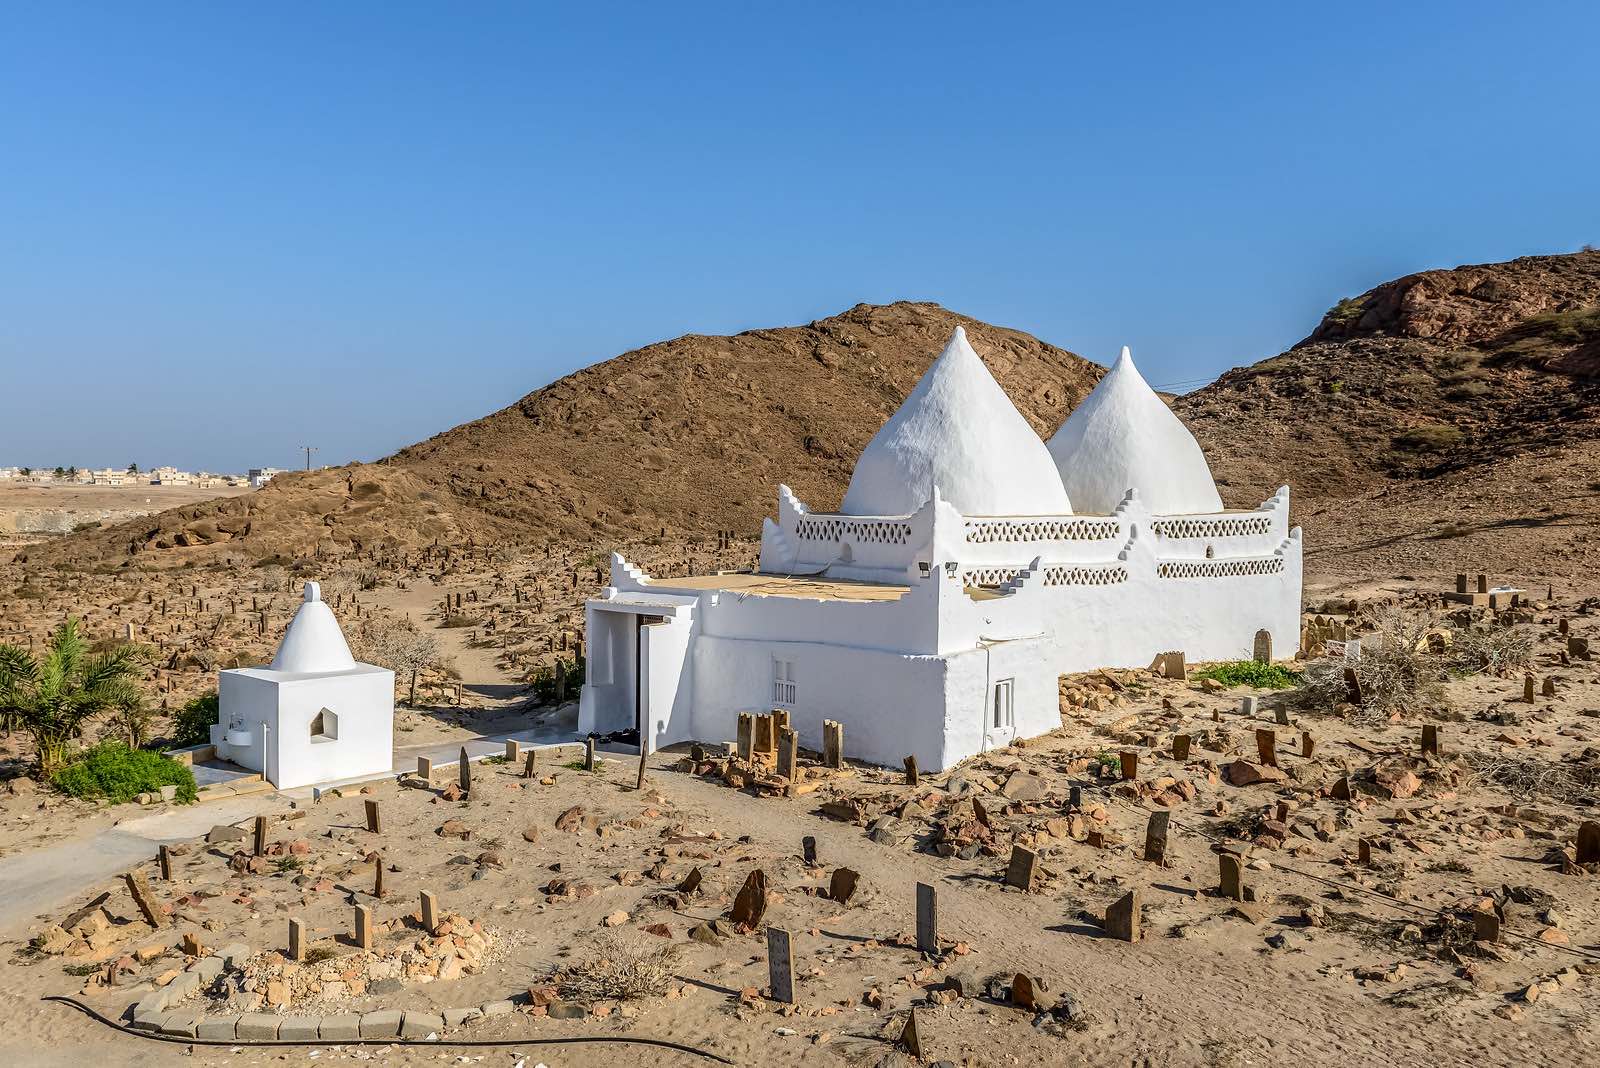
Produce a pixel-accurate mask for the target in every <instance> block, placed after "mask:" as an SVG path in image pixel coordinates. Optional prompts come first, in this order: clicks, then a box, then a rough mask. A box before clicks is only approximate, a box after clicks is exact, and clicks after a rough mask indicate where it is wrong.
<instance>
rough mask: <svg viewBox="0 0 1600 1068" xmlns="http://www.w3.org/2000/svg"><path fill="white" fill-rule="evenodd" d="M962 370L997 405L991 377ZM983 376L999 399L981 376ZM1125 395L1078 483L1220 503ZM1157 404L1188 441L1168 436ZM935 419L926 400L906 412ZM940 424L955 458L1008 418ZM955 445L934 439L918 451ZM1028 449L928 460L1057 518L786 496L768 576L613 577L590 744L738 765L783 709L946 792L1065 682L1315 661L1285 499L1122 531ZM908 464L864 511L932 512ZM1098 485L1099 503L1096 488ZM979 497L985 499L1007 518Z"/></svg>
mask: <svg viewBox="0 0 1600 1068" xmlns="http://www.w3.org/2000/svg"><path fill="white" fill-rule="evenodd" d="M958 340H959V341H960V347H963V348H964V347H965V346H966V343H965V339H964V338H958V339H952V342H951V345H950V346H949V347H947V348H946V350H945V352H944V353H943V354H941V356H940V357H939V359H938V360H936V361H935V363H934V366H933V368H932V369H930V371H929V377H934V376H937V375H941V374H948V373H949V371H950V368H949V367H948V366H945V367H943V369H941V365H945V364H947V362H948V361H949V360H950V359H951V357H952V350H957V351H956V352H955V356H956V357H957V359H958V360H964V357H965V355H966V354H965V353H962V352H960V351H959V350H958V347H957V344H956V342H957V341H958ZM966 351H967V352H971V350H970V348H968V349H967V350H966ZM972 359H973V360H976V359H977V357H976V356H975V355H974V356H973V357H972ZM1124 364H1125V366H1124ZM957 370H958V371H959V372H960V376H959V377H961V378H963V380H964V381H966V382H967V383H969V384H970V383H972V382H974V381H976V378H975V376H974V375H973V374H972V368H971V367H970V366H969V365H964V366H958V367H957ZM979 371H981V374H982V377H983V378H984V379H988V382H989V384H990V385H993V386H994V388H995V389H996V390H998V389H999V387H998V385H997V384H995V383H994V382H993V380H992V378H989V377H988V373H987V371H983V370H982V368H981V363H980V365H979ZM1112 374H1118V375H1119V376H1121V380H1120V381H1113V383H1112V388H1109V389H1107V390H1105V391H1104V392H1103V393H1101V403H1100V404H1098V405H1097V408H1098V409H1099V410H1098V411H1096V412H1094V413H1091V414H1093V415H1094V416H1095V418H1094V419H1093V420H1091V422H1092V423H1093V425H1094V427H1096V428H1099V429H1096V430H1095V432H1094V433H1092V434H1087V435H1083V436H1082V439H1081V440H1074V447H1073V448H1072V449H1071V450H1065V451H1066V452H1068V453H1069V454H1070V455H1071V459H1072V463H1073V464H1075V465H1077V466H1080V467H1084V468H1093V466H1094V465H1095V464H1096V463H1098V462H1102V461H1099V460H1097V458H1096V451H1098V452H1099V453H1101V454H1103V457H1104V460H1103V462H1104V463H1105V464H1107V465H1109V466H1110V467H1111V468H1112V469H1113V470H1112V474H1110V475H1109V476H1106V477H1111V478H1121V477H1123V476H1124V474H1128V473H1131V474H1132V475H1134V476H1136V477H1145V478H1148V479H1150V480H1151V481H1152V482H1155V483H1159V485H1158V488H1159V490H1160V492H1161V494H1162V497H1163V499H1165V500H1180V501H1194V500H1201V501H1208V502H1209V501H1211V500H1216V499H1217V497H1216V489H1215V486H1214V485H1213V484H1212V482H1211V476H1210V471H1209V468H1208V467H1207V466H1206V464H1205V459H1204V456H1203V455H1202V454H1201V453H1200V449H1199V446H1198V444H1197V443H1195V441H1194V439H1193V437H1192V436H1190V435H1189V433H1188V431H1187V430H1186V429H1184V428H1183V426H1182V424H1181V422H1178V420H1177V419H1176V417H1175V416H1172V414H1171V412H1170V410H1168V409H1167V408H1166V406H1165V405H1164V404H1162V403H1161V401H1160V400H1159V398H1157V397H1155V395H1154V393H1153V392H1150V391H1149V387H1148V386H1146V385H1145V384H1144V382H1143V380H1142V379H1139V378H1138V372H1137V370H1136V369H1134V368H1133V365H1132V362H1131V360H1124V361H1119V367H1118V369H1117V370H1116V371H1113V372H1112ZM1128 376H1131V378H1129V377H1128ZM1107 377H1108V379H1109V378H1110V377H1111V375H1110V374H1108V376H1107ZM1134 380H1136V381H1134ZM927 381H928V379H927V378H925V379H924V384H925V383H926V382H927ZM918 390H922V385H921V384H919V387H918ZM1144 393H1148V394H1149V399H1151V400H1154V401H1155V403H1156V404H1158V405H1160V407H1161V411H1162V413H1164V414H1165V415H1166V416H1167V417H1168V418H1170V419H1171V420H1172V423H1171V424H1170V425H1169V424H1166V423H1165V422H1160V423H1157V424H1156V425H1155V427H1154V429H1153V431H1152V428H1151V426H1150V424H1151V422H1152V419H1151V414H1152V413H1151V412H1150V411H1149V410H1148V408H1147V406H1146V405H1145V401H1144V396H1143V394H1144ZM974 394H977V395H979V396H981V397H982V398H983V399H982V403H980V404H978V405H977V406H976V408H975V410H974V411H969V410H967V409H965V408H964V407H963V405H962V402H961V399H960V398H961V397H962V396H963V395H966V396H972V395H974ZM1000 396H1001V397H1002V398H1004V393H1003V392H1001V393H1000ZM926 403H927V401H926V391H924V393H923V394H921V395H920V396H919V393H918V392H917V391H914V392H913V393H912V395H911V396H910V397H908V399H907V401H906V405H907V406H913V405H919V404H926ZM1009 403H1010V402H1009V401H1006V404H1007V406H1009ZM1085 403H1086V404H1087V403H1088V402H1087V401H1086V402H1085ZM940 405H941V408H940V417H941V419H943V420H944V421H946V422H948V423H950V424H952V425H951V426H950V427H949V428H948V430H947V433H948V434H949V435H951V436H960V435H961V433H962V431H961V424H962V423H963V421H964V420H967V419H969V418H983V419H988V418H989V417H990V416H991V415H992V414H993V413H992V408H993V403H992V397H989V396H988V395H987V394H986V392H985V391H983V390H967V391H966V392H965V393H963V392H961V391H957V392H955V393H952V394H949V395H948V396H946V397H945V399H944V400H942V401H941V402H940ZM902 411H904V409H902ZM974 413H976V414H974ZM1012 414H1013V415H1015V416H1016V418H1017V419H1018V420H1021V416H1020V414H1018V413H1016V412H1015V411H1014V410H1013V411H1012ZM899 418H900V417H899V415H897V416H896V417H895V418H894V419H891V420H890V423H889V424H886V427H885V430H888V429H889V428H890V427H892V426H894V425H896V424H895V421H896V419H899ZM1073 418H1076V413H1075V414H1074V417H1073ZM1068 422H1069V424H1070V423H1071V419H1069V420H1068ZM901 425H905V422H904V421H902V424H901ZM933 425H934V424H932V423H925V424H923V430H921V431H919V433H918V435H917V437H918V439H919V441H920V439H921V438H922V437H924V436H926V434H928V433H932V430H931V429H929V428H931V427H932V426H933ZM1023 425H1024V428H1025V429H1026V424H1025V423H1024V424H1023ZM1173 425H1175V426H1176V427H1177V430H1178V432H1179V434H1180V435H1181V437H1180V436H1179V435H1175V434H1174V433H1173V432H1172V426H1173ZM1119 426H1120V427H1123V428H1125V434H1124V435H1123V436H1122V437H1117V438H1115V439H1113V440H1111V441H1109V442H1108V441H1107V440H1106V436H1105V434H1106V432H1105V429H1104V428H1106V427H1119ZM1147 431H1149V432H1147ZM1128 434H1131V435H1134V436H1135V437H1136V438H1137V440H1136V441H1133V442H1131V443H1130V442H1128V441H1127V440H1125V439H1126V435H1128ZM1028 436H1029V438H1031V447H1032V448H1033V449H1039V450H1043V448H1044V443H1043V442H1041V441H1039V439H1038V437H1037V435H1034V434H1033V433H1032V431H1031V430H1029V431H1028ZM1058 437H1061V435H1058ZM883 438H884V435H883V434H880V435H879V436H878V437H877V438H874V441H873V444H872V445H869V446H868V449H867V451H866V452H865V453H864V454H863V457H862V463H863V464H866V463H867V461H868V458H869V457H870V456H872V455H873V453H874V450H875V447H876V446H878V445H879V444H880V442H881V440H882V439H883ZM1074 438H1076V436H1075V435H1074ZM985 442H988V443H990V444H988V445H985V444H984V443H985ZM974 443H976V445H975V444H974ZM902 444H903V442H902ZM1021 444H1023V443H1019V442H1017V441H1016V439H1015V435H1014V434H1013V433H1012V432H1011V431H1007V432H1006V433H1005V434H1003V435H1000V436H998V437H996V436H994V435H990V436H988V437H985V436H983V435H978V436H968V437H967V438H966V439H965V440H964V441H963V442H961V443H959V445H958V446H954V447H952V446H949V445H948V443H945V444H941V443H937V442H921V443H919V444H917V445H916V446H915V447H914V448H913V449H911V450H910V452H912V453H916V454H917V455H919V456H922V457H924V458H926V457H934V459H933V460H932V461H931V465H932V466H933V467H938V465H939V464H940V463H942V462H943V461H942V460H940V459H938V458H939V457H942V456H948V455H956V456H959V457H960V458H961V462H960V464H958V465H956V466H955V467H953V468H952V467H948V466H947V467H946V468H945V470H950V471H954V472H955V477H956V478H957V479H958V480H959V481H962V482H963V483H964V484H965V485H966V486H968V487H974V486H980V484H981V483H982V481H983V479H984V477H985V475H986V473H989V474H992V475H993V476H994V478H996V479H1001V478H1002V477H1004V478H1006V479H1009V481H1008V482H1007V486H1008V489H1007V490H1006V493H1007V494H1008V497H1007V500H1008V501H1009V502H1010V503H1012V504H1013V505H1016V504H1024V505H1031V504H1039V505H1042V507H1039V508H1029V509H1027V510H1024V511H1019V512H1013V513H1008V514H998V515H997V514H973V513H971V512H969V511H966V510H964V509H962V508H959V507H957V505H956V504H955V503H954V502H953V501H952V500H951V499H950V498H948V497H946V495H945V494H944V492H943V486H942V484H940V483H938V482H936V481H935V482H932V483H931V484H930V485H928V487H927V489H926V493H925V495H924V496H923V497H922V500H921V503H920V504H919V505H918V507H916V508H915V509H912V510H910V511H909V512H908V513H907V514H899V515H859V514H843V513H840V514H826V513H818V512H813V511H811V510H810V509H809V508H808V507H807V506H806V505H805V504H803V503H802V502H801V501H799V500H798V499H797V498H796V497H795V496H794V494H793V493H791V492H790V491H789V489H788V488H787V487H779V490H778V509H777V517H776V518H775V519H769V520H767V521H766V523H765V524H764V527H763V531H762V543H761V559H760V565H759V568H758V571H757V572H756V573H754V574H747V573H741V574H737V575H718V576H696V577H693V578H685V579H652V578H651V577H650V576H648V575H645V574H644V573H642V572H641V571H639V570H638V569H637V568H635V567H633V566H631V565H629V564H628V562H627V561H626V560H624V559H622V558H621V557H620V556H613V557H612V562H611V577H610V585H609V586H608V587H607V588H606V589H605V590H604V591H603V592H602V594H601V596H599V597H598V598H596V599H595V600H592V601H590V602H589V604H588V606H587V610H586V623H587V634H588V642H587V655H588V670H589V679H588V682H587V683H586V685H585V686H584V689H583V694H582V699H581V704H580V712H579V729H580V731H590V730H593V731H599V732H609V731H614V730H619V729H626V728H628V727H633V726H636V725H638V726H641V727H642V728H643V729H642V737H643V740H644V742H645V744H647V745H649V746H650V747H651V748H657V747H659V746H661V745H665V744H670V743H673V742H678V741H684V740H689V739H697V740H703V741H721V740H725V739H730V738H732V737H733V736H734V733H735V728H736V722H737V717H738V715H739V713H741V712H765V711H768V710H770V709H772V708H774V707H783V708H787V709H788V710H789V712H790V722H791V724H792V725H793V727H794V728H795V729H796V730H797V731H798V732H799V735H800V740H801V744H802V745H805V746H807V747H810V748H816V749H820V748H821V745H822V722H823V720H825V719H831V720H837V721H839V722H840V723H842V724H843V725H844V729H845V751H846V753H847V754H848V755H850V756H851V757H854V758H857V759H862V760H868V761H873V762H877V763H883V764H898V763H899V762H900V761H901V760H902V759H903V758H904V757H906V756H915V757H916V758H917V761H918V763H919V764H920V766H922V767H923V768H925V769H936V768H946V767H949V766H951V765H953V764H956V763H958V762H959V761H961V760H964V759H966V758H967V757H970V756H973V755H975V754H977V753H981V752H984V751H987V750H991V749H995V748H997V747H1000V746H1004V745H1007V744H1009V743H1010V742H1011V741H1012V739H1014V738H1017V737H1031V736H1035V735H1038V734H1042V733H1046V732H1048V731H1050V730H1053V729H1055V728H1056V727H1058V726H1059V725H1060V715H1059V710H1058V707H1057V693H1058V680H1059V678H1060V676H1061V675H1062V674H1066V673H1071V672H1079V671H1088V670H1092V669H1095V668H1098V667H1146V666H1148V665H1149V664H1150V663H1151V662H1152V661H1153V660H1154V659H1155V658H1156V657H1157V656H1158V655H1159V654H1161V653H1163V652H1167V651H1171V650H1181V651H1183V652H1184V653H1185V654H1186V655H1187V656H1188V658H1189V659H1190V660H1196V661H1198V660H1222V659H1239V658H1248V657H1249V656H1251V655H1252V651H1253V649H1254V647H1255V643H1256V637H1257V634H1258V633H1259V632H1261V631H1265V632H1266V633H1267V634H1269V635H1270V636H1271V639H1272V643H1273V648H1275V649H1279V650H1293V649H1294V648H1296V646H1297V645H1298V641H1299V629H1300V593H1301V538H1300V531H1299V529H1298V528H1291V527H1290V525H1289V491H1288V489H1287V487H1285V488H1283V489H1280V490H1279V491H1278V492H1277V493H1276V494H1275V495H1274V496H1273V497H1271V498H1270V499H1268V500H1267V501H1265V502H1262V503H1261V504H1260V505H1259V506H1258V507H1256V508H1254V509H1250V510H1247V511H1228V510H1223V509H1221V508H1220V507H1219V508H1216V509H1213V510H1211V511H1208V512H1206V513H1203V514H1194V513H1159V512H1155V511H1152V510H1151V509H1150V508H1149V507H1147V505H1146V503H1145V498H1144V493H1143V490H1142V488H1141V487H1140V486H1138V485H1128V486H1125V487H1124V488H1123V489H1122V491H1121V493H1120V494H1119V497H1118V500H1117V501H1116V503H1115V504H1114V506H1113V507H1112V508H1111V509H1108V510H1107V511H1106V514H1098V515H1090V514H1074V513H1073V512H1072V511H1071V510H1070V509H1071V506H1070V505H1068V504H1067V499H1068V494H1067V490H1066V489H1065V488H1064V487H1062V486H1061V485H1059V484H1058V485H1056V486H1055V487H1053V488H1051V487H1045V488H1043V489H1040V490H1038V491H1034V490H1030V489H1029V488H1028V487H1029V485H1030V484H1032V483H1035V482H1037V481H1038V477H1037V473H1036V472H1034V471H1033V467H1032V466H1031V465H1030V466H1027V467H1025V468H1024V469H1023V470H1024V473H1023V475H1022V476H1021V477H1018V475H1017V471H1018V468H1017V464H1016V462H1015V461H1016V457H1017V455H1018V454H1019V452H1022V453H1030V454H1031V450H1023V449H1021ZM951 448H953V449H954V452H953V453H952V452H950V451H949V450H950V449H951ZM1191 449H1192V454H1191V453H1190V451H1189V450H1191ZM904 455H905V450H904V449H902V450H901V451H900V452H899V453H897V454H896V457H895V458H893V460H892V462H891V461H886V460H885V459H884V458H883V457H881V456H880V457H878V458H876V459H874V460H873V461H872V463H871V465H870V467H868V468H867V470H866V471H865V472H864V471H863V469H862V467H861V466H860V465H858V469H857V475H856V478H854V479H853V480H852V482H851V492H852V493H855V491H856V489H857V487H858V485H860V486H863V487H866V488H867V489H869V490H870V491H871V492H870V494H865V493H864V494H862V495H858V500H861V499H891V500H892V499H896V498H894V496H893V495H892V494H890V493H887V492H886V491H885V489H884V482H885V480H886V479H888V478H889V477H890V474H889V473H891V472H893V471H896V470H899V471H900V472H901V473H902V475H903V476H904V477H905V478H906V479H907V480H908V481H909V482H911V483H913V485H912V488H911V489H909V490H908V491H906V493H907V494H909V496H907V495H905V494H903V495H902V496H900V497H899V498H898V499H899V500H909V499H911V497H913V496H916V495H917V494H918V493H922V492H923V491H922V490H921V489H918V488H917V485H919V484H918V483H916V480H917V479H919V478H921V477H922V474H923V472H924V471H925V470H926V469H928V467H929V465H927V464H922V463H921V461H919V460H915V458H913V460H912V461H909V462H904V463H901V462H900V461H901V460H902V459H903V458H904ZM1044 455H1046V456H1049V453H1044ZM1059 458H1060V455H1059V454H1058V456H1057V459H1059ZM1163 458H1165V459H1166V460H1168V461H1170V462H1171V464H1172V470H1171V471H1169V470H1168V469H1167V468H1164V467H1162V466H1161V465H1162V463H1163ZM1195 458H1198V461H1199V462H1198V464H1196V463H1195V462H1194V460H1195ZM897 464H898V465H899V466H898V467H897V466H896V465H897ZM1054 472H1055V468H1054V465H1053V464H1052V473H1054ZM1174 472H1175V477H1168V476H1172V475H1174ZM1157 475H1159V476H1161V477H1160V478H1157V477H1156V476H1157ZM1056 481H1057V482H1058V483H1059V482H1060V481H1061V476H1060V475H1059V474H1057V475H1056ZM1083 484H1084V485H1085V486H1088V487H1090V490H1091V493H1090V495H1091V496H1093V495H1094V493H1095V492H1097V491H1096V490H1095V489H1094V484H1093V482H1092V480H1087V479H1086V480H1083ZM974 492H975V491H974V490H972V489H970V488H969V489H968V490H967V491H966V494H967V499H969V500H973V499H986V498H983V497H982V496H981V494H980V495H979V496H977V497H974V496H973V493H974ZM1073 499H1074V503H1076V497H1074V498H1073ZM846 501H847V502H849V501H850V497H849V496H847V498H846ZM1080 507H1081V505H1080ZM846 510H848V509H846Z"/></svg>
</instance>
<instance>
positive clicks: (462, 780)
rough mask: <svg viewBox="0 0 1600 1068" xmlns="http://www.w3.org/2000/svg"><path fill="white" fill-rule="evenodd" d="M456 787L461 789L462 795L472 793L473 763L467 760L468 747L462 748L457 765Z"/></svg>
mask: <svg viewBox="0 0 1600 1068" xmlns="http://www.w3.org/2000/svg"><path fill="white" fill-rule="evenodd" d="M456 785H457V786H459V787H461V792H462V794H470V793H471V792H472V761H470V760H468V759H467V747H466V746H462V747H461V756H460V757H459V758H458V762H457V764H456Z"/></svg>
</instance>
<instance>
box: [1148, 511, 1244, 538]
mask: <svg viewBox="0 0 1600 1068" xmlns="http://www.w3.org/2000/svg"><path fill="white" fill-rule="evenodd" d="M1150 529H1152V530H1154V531H1155V532H1156V534H1157V535H1158V536H1160V537H1163V538H1242V537H1244V536H1245V535H1247V534H1270V533H1271V532H1272V518H1271V517H1270V516H1264V515H1239V516H1224V517H1221V518H1218V519H1157V520H1155V521H1153V522H1152V523H1151V524H1150Z"/></svg>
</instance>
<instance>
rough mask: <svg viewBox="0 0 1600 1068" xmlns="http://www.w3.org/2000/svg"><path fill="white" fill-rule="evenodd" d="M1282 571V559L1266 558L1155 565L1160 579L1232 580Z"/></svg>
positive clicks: (1177, 562)
mask: <svg viewBox="0 0 1600 1068" xmlns="http://www.w3.org/2000/svg"><path fill="white" fill-rule="evenodd" d="M1282 570H1283V557H1281V556H1266V557H1257V558H1255V559H1247V560H1166V561H1163V562H1162V563H1160V564H1158V565H1156V574H1157V575H1159V576H1161V577H1162V578H1173V579H1183V578H1234V577H1237V576H1241V575H1276V574H1278V573H1279V572H1281V571H1282Z"/></svg>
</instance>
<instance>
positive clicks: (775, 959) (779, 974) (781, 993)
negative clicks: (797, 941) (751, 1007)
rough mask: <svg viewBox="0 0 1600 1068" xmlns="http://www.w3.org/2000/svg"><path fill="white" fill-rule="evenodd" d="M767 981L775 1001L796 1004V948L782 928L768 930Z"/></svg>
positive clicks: (769, 928)
mask: <svg viewBox="0 0 1600 1068" xmlns="http://www.w3.org/2000/svg"><path fill="white" fill-rule="evenodd" d="M767 981H768V984H769V985H770V986H771V987H772V1000H773V1001H779V1002H782V1003H783V1004H785V1005H792V1004H794V947H793V945H792V944H791V940H790V937H789V932H788V931H785V930H784V929H783V928H781V927H768V928H767Z"/></svg>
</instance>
